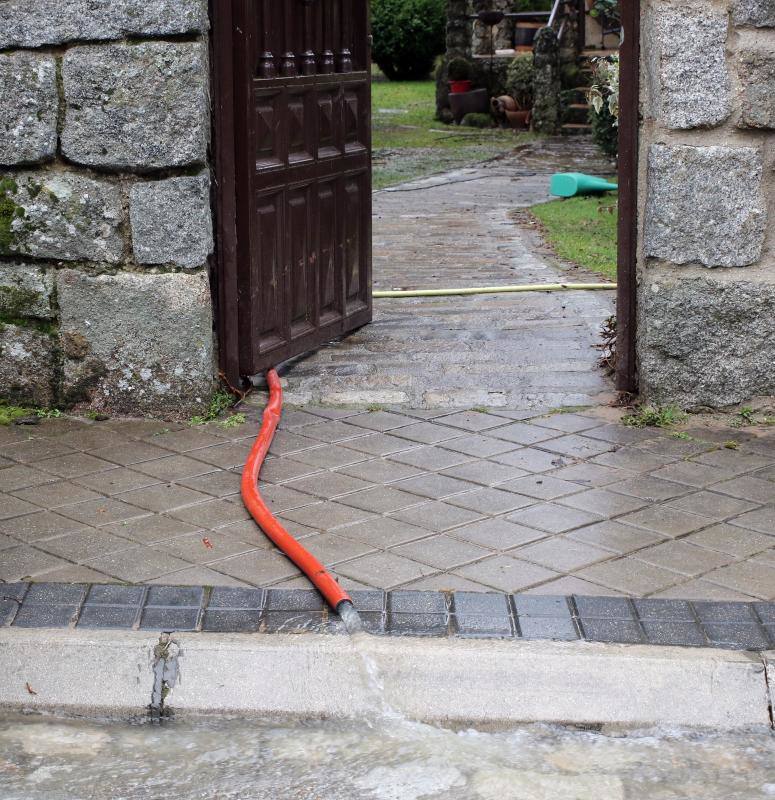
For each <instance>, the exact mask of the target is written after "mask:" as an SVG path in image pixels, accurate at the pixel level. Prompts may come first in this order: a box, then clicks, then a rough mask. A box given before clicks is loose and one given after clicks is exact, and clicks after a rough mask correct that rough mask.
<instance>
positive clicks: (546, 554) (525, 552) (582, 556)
mask: <svg viewBox="0 0 775 800" xmlns="http://www.w3.org/2000/svg"><path fill="white" fill-rule="evenodd" d="M510 555H513V556H516V557H518V558H524V559H526V560H527V561H532V562H534V563H536V564H540V565H541V566H544V567H548V568H549V569H553V570H556V571H557V572H571V571H573V570H576V569H580V568H581V567H585V566H587V565H589V564H594V563H596V562H598V561H605V560H606V559H609V558H612V557H613V554H612V553H611V552H610V551H609V550H603V549H601V548H599V547H594V546H592V545H589V544H583V543H582V542H576V541H573V540H572V539H565V538H564V537H561V536H556V537H550V538H548V539H543V540H542V541H540V542H535V543H534V544H529V545H527V546H526V547H520V548H519V549H518V550H514V551H513V552H512V553H510Z"/></svg>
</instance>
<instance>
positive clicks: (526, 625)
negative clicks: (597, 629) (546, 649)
mask: <svg viewBox="0 0 775 800" xmlns="http://www.w3.org/2000/svg"><path fill="white" fill-rule="evenodd" d="M519 629H520V633H521V634H522V636H523V638H525V639H551V640H555V641H569V642H572V641H576V640H577V639H578V638H579V632H578V630H577V628H576V624H575V623H574V621H573V620H572V619H570V618H568V619H564V618H559V619H557V618H552V617H520V618H519Z"/></svg>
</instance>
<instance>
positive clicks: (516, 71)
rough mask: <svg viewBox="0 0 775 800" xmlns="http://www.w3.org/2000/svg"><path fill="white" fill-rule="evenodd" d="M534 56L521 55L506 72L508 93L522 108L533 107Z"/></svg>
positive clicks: (528, 54)
mask: <svg viewBox="0 0 775 800" xmlns="http://www.w3.org/2000/svg"><path fill="white" fill-rule="evenodd" d="M534 75H535V70H534V68H533V54H532V53H521V54H520V55H518V56H517V57H516V58H515V59H514V60H513V61H512V62H511V63H510V64H509V67H508V70H507V72H506V93H507V94H508V95H510V96H511V97H513V98H514V99H515V100H516V101H517V103H519V107H520V108H532V106H533V77H534Z"/></svg>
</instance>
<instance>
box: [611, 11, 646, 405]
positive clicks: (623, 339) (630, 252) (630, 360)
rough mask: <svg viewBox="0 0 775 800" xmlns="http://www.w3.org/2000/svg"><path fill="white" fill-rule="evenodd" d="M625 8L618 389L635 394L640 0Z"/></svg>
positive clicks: (621, 84) (621, 53)
mask: <svg viewBox="0 0 775 800" xmlns="http://www.w3.org/2000/svg"><path fill="white" fill-rule="evenodd" d="M620 8H621V15H622V33H623V38H622V44H621V48H620V51H619V165H618V166H619V224H618V244H617V248H618V256H617V291H616V388H617V390H618V391H620V392H625V393H627V394H636V393H637V391H638V365H637V353H636V335H637V262H638V169H639V157H638V156H639V146H640V72H641V69H640V10H641V0H622V2H621V3H620Z"/></svg>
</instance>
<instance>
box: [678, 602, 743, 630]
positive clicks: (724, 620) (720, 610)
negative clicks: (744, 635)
mask: <svg viewBox="0 0 775 800" xmlns="http://www.w3.org/2000/svg"><path fill="white" fill-rule="evenodd" d="M692 605H693V608H694V611H695V613H696V614H697V617H698V619H699V620H700V622H702V623H703V624H721V625H731V624H740V625H752V624H753V623H755V622H756V617H755V616H754V614H753V610H752V609H753V607H752V606H751V605H750V604H748V603H723V602H711V601H706V600H699V601H697V602H695V603H693V604H692Z"/></svg>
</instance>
